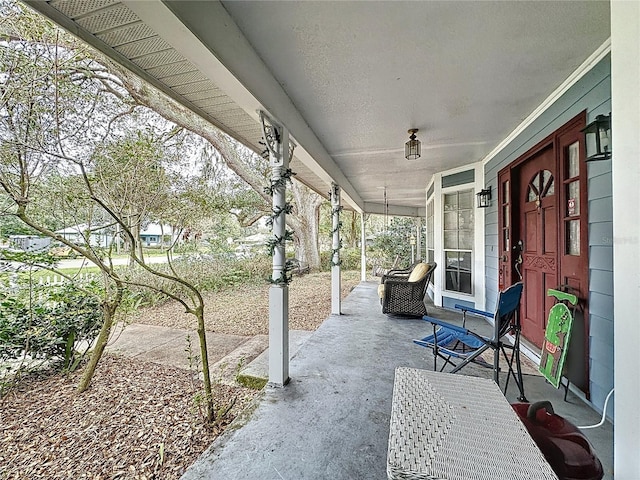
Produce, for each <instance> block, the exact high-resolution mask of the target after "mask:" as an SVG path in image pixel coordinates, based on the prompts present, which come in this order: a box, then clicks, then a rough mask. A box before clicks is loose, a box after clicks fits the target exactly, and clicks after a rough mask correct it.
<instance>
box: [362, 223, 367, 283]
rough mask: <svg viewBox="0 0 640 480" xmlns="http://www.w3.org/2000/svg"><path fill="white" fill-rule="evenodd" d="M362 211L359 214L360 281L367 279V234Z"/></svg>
mask: <svg viewBox="0 0 640 480" xmlns="http://www.w3.org/2000/svg"><path fill="white" fill-rule="evenodd" d="M364 226H365V220H364V212H362V213H361V214H360V281H361V282H365V281H366V280H367V234H366V233H365V231H364Z"/></svg>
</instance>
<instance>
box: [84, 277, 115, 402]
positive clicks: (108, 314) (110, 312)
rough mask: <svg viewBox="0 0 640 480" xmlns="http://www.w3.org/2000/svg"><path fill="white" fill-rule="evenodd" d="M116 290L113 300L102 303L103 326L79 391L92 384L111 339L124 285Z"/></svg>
mask: <svg viewBox="0 0 640 480" xmlns="http://www.w3.org/2000/svg"><path fill="white" fill-rule="evenodd" d="M116 288H117V290H116V294H115V296H114V298H113V299H112V300H110V301H109V300H105V301H104V302H103V303H102V314H103V315H104V321H103V323H102V327H101V328H100V334H99V335H98V338H97V339H96V345H95V347H94V348H93V352H92V353H91V358H90V359H89V363H88V364H87V366H86V368H85V370H84V373H83V374H82V378H81V379H80V383H79V384H78V393H82V392H84V391H85V390H86V389H87V388H89V385H90V384H91V379H92V378H93V375H94V373H95V371H96V367H97V366H98V362H99V361H100V359H101V358H102V354H103V353H104V349H105V347H106V346H107V342H108V341H109V335H111V326H112V325H113V320H114V315H115V313H116V310H117V309H118V306H119V305H120V302H121V301H122V286H121V285H118V286H117V287H116Z"/></svg>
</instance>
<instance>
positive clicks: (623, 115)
mask: <svg viewBox="0 0 640 480" xmlns="http://www.w3.org/2000/svg"><path fill="white" fill-rule="evenodd" d="M611 105H612V106H611V120H612V125H611V137H612V140H613V143H612V149H611V151H612V162H611V169H612V186H613V287H614V288H613V298H614V302H613V312H614V319H615V320H614V366H615V370H614V385H615V393H614V397H613V398H614V426H615V428H614V440H613V460H614V471H615V477H616V479H620V480H627V479H637V478H640V460H639V459H638V452H640V435H638V432H639V431H640V409H638V398H640V361H639V357H638V345H639V344H640V326H639V324H638V321H637V317H638V311H640V295H639V292H640V231H639V229H638V225H640V190H639V189H638V185H640V162H638V159H640V137H639V136H638V132H640V2H623V1H612V2H611Z"/></svg>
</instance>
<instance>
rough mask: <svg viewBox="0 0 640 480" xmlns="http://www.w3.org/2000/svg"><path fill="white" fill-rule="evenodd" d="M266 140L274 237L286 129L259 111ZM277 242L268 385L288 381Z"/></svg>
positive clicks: (281, 249) (281, 257)
mask: <svg viewBox="0 0 640 480" xmlns="http://www.w3.org/2000/svg"><path fill="white" fill-rule="evenodd" d="M261 118H262V127H263V132H264V138H265V143H266V144H267V149H268V150H269V164H270V166H271V187H272V190H273V214H274V218H273V225H272V231H273V237H272V238H273V240H275V241H277V240H278V239H284V238H285V236H286V218H285V217H286V214H285V212H284V210H283V209H284V208H285V205H286V193H287V192H286V190H287V189H286V182H285V181H284V179H283V174H285V173H286V171H287V169H288V168H289V155H290V153H289V132H288V130H287V129H286V128H284V127H282V126H280V125H277V124H276V123H275V122H274V121H273V120H271V119H270V118H268V117H267V116H266V115H265V114H263V113H261ZM284 243H285V242H284V241H281V242H278V243H276V246H275V249H274V252H273V273H272V276H271V279H272V282H274V283H273V284H272V285H271V287H270V288H269V385H271V386H274V387H283V386H284V385H286V384H287V383H288V382H289V287H288V285H287V283H286V282H285V281H283V280H284V279H285V278H286V275H287V272H286V269H285V262H286V258H285V245H284Z"/></svg>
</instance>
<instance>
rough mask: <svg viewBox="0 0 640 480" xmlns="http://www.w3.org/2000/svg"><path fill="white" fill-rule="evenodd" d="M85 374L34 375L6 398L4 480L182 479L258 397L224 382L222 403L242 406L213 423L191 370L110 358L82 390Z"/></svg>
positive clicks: (0, 421)
mask: <svg viewBox="0 0 640 480" xmlns="http://www.w3.org/2000/svg"><path fill="white" fill-rule="evenodd" d="M79 378H80V377H79V374H75V375H71V376H69V377H65V376H59V375H56V376H49V377H44V376H42V375H41V376H39V377H32V378H29V379H27V380H25V381H23V382H22V383H21V384H20V386H19V387H18V389H17V390H14V391H13V392H11V393H10V394H9V395H8V396H7V397H5V398H4V399H3V400H2V404H1V410H0V412H1V413H0V478H2V479H5V478H6V479H85V478H86V479H93V480H97V479H125V478H126V479H175V478H179V477H180V476H181V475H182V473H184V471H185V469H186V468H187V467H188V466H189V465H190V464H191V463H193V461H194V460H195V459H196V458H197V457H198V456H199V455H200V454H201V453H202V452H203V451H204V450H205V449H206V448H207V447H208V446H209V445H210V444H211V443H212V442H213V440H214V439H215V438H216V437H217V436H218V435H219V434H220V433H221V431H222V430H223V429H224V427H225V426H226V425H227V424H228V423H229V422H230V421H231V420H232V419H233V418H234V417H235V415H237V413H238V412H240V411H241V410H242V409H243V408H244V407H245V406H246V405H247V404H248V403H249V402H250V401H251V400H252V398H254V397H255V396H256V395H257V394H258V392H256V391H255V390H249V389H246V388H241V387H228V386H222V385H216V386H215V389H216V390H215V394H216V402H217V404H218V405H220V406H221V405H226V404H228V403H229V402H231V401H233V399H234V398H236V399H237V401H236V405H235V406H234V407H233V409H232V411H231V413H230V415H229V416H228V417H227V418H226V419H224V421H223V422H222V423H221V424H220V425H216V426H213V427H207V428H205V427H204V425H203V422H202V415H201V414H200V412H199V409H198V406H197V405H196V402H195V398H196V394H197V391H198V390H197V388H198V387H199V381H194V373H192V372H189V371H187V370H182V369H179V368H171V367H166V366H162V365H158V364H154V363H145V362H140V361H134V360H130V359H125V358H120V357H116V356H111V355H107V356H105V357H104V358H103V359H102V361H101V363H100V366H99V368H98V370H97V372H96V375H95V377H94V379H93V381H92V384H91V387H90V389H89V390H88V391H86V392H84V393H82V394H78V393H76V390H75V388H76V385H77V382H78V380H79Z"/></svg>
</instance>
